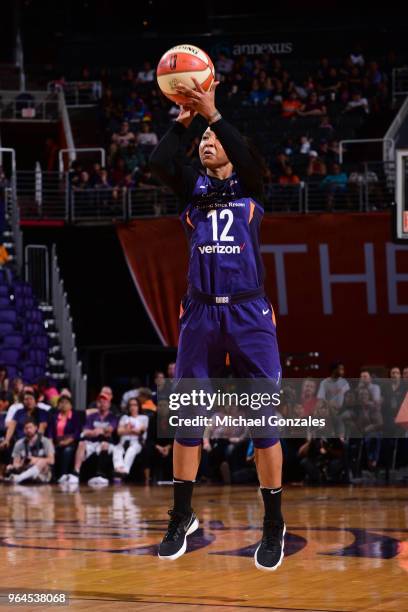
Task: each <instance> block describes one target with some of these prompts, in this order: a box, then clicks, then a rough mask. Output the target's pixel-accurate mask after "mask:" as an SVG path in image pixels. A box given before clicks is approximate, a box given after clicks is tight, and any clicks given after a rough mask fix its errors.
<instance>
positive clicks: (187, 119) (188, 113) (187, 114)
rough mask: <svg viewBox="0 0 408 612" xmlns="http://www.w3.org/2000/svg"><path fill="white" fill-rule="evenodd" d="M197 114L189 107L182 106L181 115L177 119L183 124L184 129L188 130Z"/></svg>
mask: <svg viewBox="0 0 408 612" xmlns="http://www.w3.org/2000/svg"><path fill="white" fill-rule="evenodd" d="M196 115H197V112H196V111H195V110H193V109H192V108H190V107H188V106H180V113H179V115H178V117H177V119H176V121H178V123H182V124H183V125H184V127H186V128H188V127H189V125H190V124H191V122H192V120H193V119H194V117H195V116H196Z"/></svg>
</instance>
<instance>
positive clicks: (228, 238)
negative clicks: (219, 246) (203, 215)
mask: <svg viewBox="0 0 408 612" xmlns="http://www.w3.org/2000/svg"><path fill="white" fill-rule="evenodd" d="M217 214H219V217H220V219H225V218H226V219H227V222H226V224H225V227H224V229H223V230H222V232H221V236H220V237H219V238H218V217H217ZM207 217H211V223H212V234H213V240H214V242H218V240H220V241H223V242H233V241H234V236H232V235H230V234H228V232H229V230H230V228H231V225H232V224H233V222H234V214H233V212H232V211H231V210H228V209H227V208H224V210H221V211H218V210H210V212H209V213H208V214H207Z"/></svg>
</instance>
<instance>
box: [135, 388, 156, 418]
mask: <svg viewBox="0 0 408 612" xmlns="http://www.w3.org/2000/svg"><path fill="white" fill-rule="evenodd" d="M152 398H153V392H152V390H151V389H149V387H140V389H139V395H138V400H139V402H140V407H141V410H142V412H143V414H148V413H149V412H156V410H157V406H156V404H155V403H154V402H153V399H152Z"/></svg>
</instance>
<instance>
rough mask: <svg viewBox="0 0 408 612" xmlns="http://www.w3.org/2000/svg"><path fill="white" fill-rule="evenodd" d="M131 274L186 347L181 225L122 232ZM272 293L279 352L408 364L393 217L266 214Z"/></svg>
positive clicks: (406, 278) (165, 334)
mask: <svg viewBox="0 0 408 612" xmlns="http://www.w3.org/2000/svg"><path fill="white" fill-rule="evenodd" d="M118 234H119V239H120V241H121V244H122V247H123V250H124V253H125V257H126V260H127V262H128V265H129V270H130V272H131V274H132V276H133V279H134V281H135V284H136V286H137V289H138V291H139V293H140V296H141V299H142V300H143V302H144V304H145V306H146V309H147V311H148V313H149V315H150V317H151V320H152V322H153V324H154V326H155V328H156V330H157V332H158V334H159V337H160V338H161V340H162V341H163V343H164V344H167V345H173V346H175V345H176V344H177V337H178V316H179V303H180V299H181V297H182V295H183V293H184V292H185V290H186V273H187V265H188V250H187V241H186V237H185V235H184V232H183V229H182V227H181V223H180V221H179V220H178V219H177V218H158V219H146V220H138V221H134V222H132V223H129V224H127V225H120V226H118ZM261 242H262V247H261V248H262V252H263V256H264V262H265V267H266V281H265V286H266V290H267V294H268V296H269V298H270V299H271V301H272V303H273V304H274V308H275V312H276V316H277V323H278V339H279V345H280V350H281V351H283V352H294V353H301V352H309V351H316V352H319V353H320V354H321V355H322V360H323V362H324V363H325V364H328V363H329V362H330V361H332V360H337V359H341V360H344V362H345V363H346V365H347V370H348V372H349V374H350V375H351V374H353V373H356V371H357V369H358V368H359V367H360V366H361V365H363V364H365V365H386V366H391V365H393V364H397V365H400V366H404V365H408V246H404V245H401V244H393V243H392V241H391V217H390V215H389V214H388V213H349V214H337V215H336V214H321V215H274V216H272V215H269V216H268V215H266V216H265V218H264V221H263V224H262V232H261Z"/></svg>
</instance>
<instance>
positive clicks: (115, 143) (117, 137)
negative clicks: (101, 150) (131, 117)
mask: <svg viewBox="0 0 408 612" xmlns="http://www.w3.org/2000/svg"><path fill="white" fill-rule="evenodd" d="M135 139H136V137H135V135H134V133H133V132H131V131H130V129H129V123H128V122H127V121H123V122H122V125H121V126H120V130H119V132H115V133H114V134H112V144H111V149H110V152H111V156H113V155H115V153H117V151H119V150H120V149H123V148H124V147H127V146H128V144H129V141H131V140H135Z"/></svg>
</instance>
